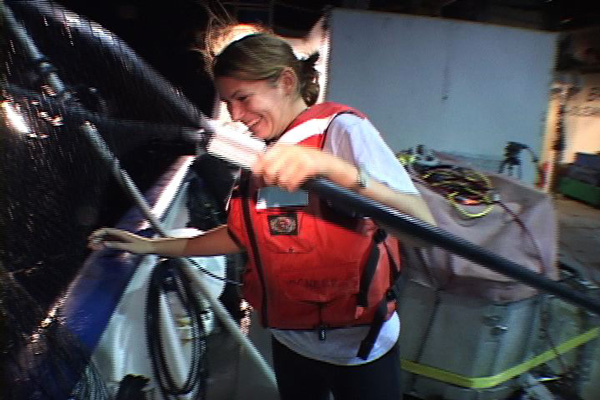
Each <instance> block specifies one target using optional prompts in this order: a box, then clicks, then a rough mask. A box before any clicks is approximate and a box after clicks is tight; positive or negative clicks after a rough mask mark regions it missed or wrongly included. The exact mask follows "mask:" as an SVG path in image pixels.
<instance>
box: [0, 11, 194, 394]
mask: <svg viewBox="0 0 600 400" xmlns="http://www.w3.org/2000/svg"><path fill="white" fill-rule="evenodd" d="M0 7H3V8H2V9H1V10H2V12H3V18H2V21H3V27H2V28H3V30H4V32H5V33H6V35H5V37H4V41H3V42H2V54H3V55H4V59H3V60H2V61H3V62H2V70H1V74H2V75H1V77H2V83H3V85H2V98H1V99H0V100H1V101H2V109H1V110H2V121H1V123H0V229H1V232H0V325H1V326H0V332H1V333H0V357H1V360H0V368H1V370H0V374H1V379H2V385H1V386H2V388H3V389H2V398H5V399H47V398H81V399H104V398H108V394H107V391H106V388H105V387H104V385H103V383H102V381H101V379H100V378H99V376H98V374H97V372H96V371H95V370H94V367H93V365H90V362H89V360H90V349H88V348H86V347H85V346H84V345H82V344H81V342H80V340H79V339H78V338H77V336H76V335H74V334H73V333H72V332H70V330H69V328H68V326H67V325H66V324H65V321H64V316H63V314H62V308H61V307H62V302H63V301H64V299H65V297H66V296H67V295H68V287H69V284H70V283H71V282H72V280H73V279H74V277H75V276H76V275H77V273H78V271H79V270H80V268H81V266H82V264H83V262H84V260H85V259H86V257H87V256H88V250H87V249H86V238H87V236H88V235H89V233H90V232H91V231H92V230H93V229H94V228H96V227H98V226H100V225H112V224H114V223H115V222H116V220H117V218H118V217H119V216H121V215H122V214H123V213H124V212H125V211H126V210H127V208H129V207H130V206H131V201H130V200H129V199H128V197H127V194H126V193H125V192H124V191H123V190H122V189H121V188H120V186H119V184H118V183H117V182H116V180H115V179H114V178H113V177H112V176H111V174H110V170H109V168H108V166H107V165H106V164H105V162H104V161H103V159H102V156H101V155H99V154H98V153H97V151H96V150H95V149H94V147H93V146H92V145H91V144H90V142H89V140H88V138H87V137H86V136H85V133H84V131H83V130H82V129H81V123H82V122H83V121H84V120H87V119H89V118H91V119H92V120H93V121H94V123H95V126H96V127H97V128H98V131H99V133H100V134H101V135H102V137H103V139H104V141H106V143H107V144H108V146H109V148H110V149H111V151H112V152H113V153H114V154H115V155H116V156H117V157H118V158H119V159H120V160H121V161H122V162H121V166H122V168H123V169H125V170H126V171H127V172H128V174H129V175H130V176H131V177H132V178H133V180H134V181H135V182H136V184H137V186H138V187H139V188H140V190H142V191H144V190H146V189H147V188H149V187H150V185H151V184H153V183H154V182H155V181H156V179H157V178H158V176H159V175H160V174H161V173H162V172H163V171H164V170H165V169H166V167H167V166H169V165H171V164H172V163H173V161H174V160H175V159H176V158H177V157H178V156H180V155H182V154H190V152H193V151H194V149H193V148H192V145H191V144H188V143H184V142H183V141H181V140H180V138H179V137H178V136H176V135H175V134H177V133H178V132H177V130H176V129H174V128H173V127H182V126H184V127H194V128H195V126H194V125H195V121H197V120H198V119H199V115H198V112H197V111H196V109H195V107H194V106H193V105H191V104H190V103H189V102H187V101H186V100H185V99H184V98H183V96H181V95H180V93H179V92H178V91H177V90H176V89H175V88H173V87H171V86H170V85H169V84H168V83H167V82H166V81H164V80H163V79H161V78H160V76H158V75H157V74H156V73H155V72H154V71H153V70H152V69H151V68H149V67H148V66H147V65H146V64H144V63H143V61H141V60H140V59H138V58H137V56H136V55H135V53H133V51H132V50H131V49H130V48H129V47H128V46H127V45H126V44H124V43H123V42H122V41H121V40H120V39H119V38H118V37H116V36H115V35H113V34H111V33H110V32H108V31H106V30H104V29H103V28H102V27H100V26H99V25H97V24H94V23H93V22H90V21H87V20H85V19H84V18H82V17H80V16H78V15H76V14H73V13H71V12H69V11H68V10H65V9H64V8H62V7H60V6H58V5H56V4H52V3H50V2H45V1H9V2H6V3H5V4H4V5H3V6H0ZM7 12H10V14H11V15H14V16H15V19H16V20H17V22H18V23H19V24H20V26H22V27H24V28H25V29H26V33H27V36H26V38H27V39H30V40H31V41H32V42H33V43H34V44H35V46H36V47H37V48H38V50H39V52H40V53H41V54H42V55H43V57H38V58H37V59H36V57H32V54H31V51H29V50H28V49H27V46H26V45H25V44H24V43H23V41H22V40H20V39H19V38H18V37H17V35H16V34H15V30H14V29H13V28H14V27H12V26H9V25H10V22H7V20H6V19H5V18H4V16H7V15H8V14H7ZM52 73H54V74H55V76H57V77H59V80H60V81H61V82H62V83H64V88H65V89H66V91H65V92H62V93H61V92H60V91H58V90H57V87H55V86H52V85H48V83H47V82H48V80H47V79H46V78H47V77H48V76H49V74H52ZM88 117H89V118H88ZM158 126H163V127H165V128H164V129H163V130H162V131H156V132H154V131H153V130H152V129H148V128H149V127H158ZM165 132H166V133H165ZM167 133H168V134H169V135H167ZM167 136H168V138H167ZM174 138H175V140H174ZM8 382H10V384H6V383H8Z"/></svg>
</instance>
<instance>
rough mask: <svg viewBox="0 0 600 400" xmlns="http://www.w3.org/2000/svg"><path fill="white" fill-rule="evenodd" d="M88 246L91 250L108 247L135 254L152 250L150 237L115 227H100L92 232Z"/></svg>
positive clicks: (151, 251) (147, 252)
mask: <svg viewBox="0 0 600 400" xmlns="http://www.w3.org/2000/svg"><path fill="white" fill-rule="evenodd" d="M88 247H89V248H90V249H92V250H101V249H104V248H109V249H116V250H124V251H128V252H130V253H136V254H149V253H153V251H154V246H153V243H152V239H148V238H145V237H142V236H139V235H136V234H134V233H131V232H127V231H124V230H121V229H115V228H100V229H97V230H95V231H94V232H92V234H91V235H90V236H89V237H88Z"/></svg>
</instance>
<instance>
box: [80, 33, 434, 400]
mask: <svg viewBox="0 0 600 400" xmlns="http://www.w3.org/2000/svg"><path fill="white" fill-rule="evenodd" d="M316 60H317V56H316V55H313V56H311V57H308V58H307V59H298V58H297V57H296V55H295V54H294V52H293V50H292V48H291V47H290V45H289V44H288V43H287V42H286V41H285V40H284V39H282V38H280V37H277V36H275V35H272V34H269V33H264V32H261V33H254V34H250V35H247V36H245V37H243V38H241V39H238V40H235V41H233V42H232V43H230V44H229V45H228V46H227V47H226V48H225V49H224V50H223V51H222V52H221V53H219V54H217V55H216V57H215V60H214V62H213V63H211V64H210V65H211V66H212V76H213V78H214V80H215V85H216V87H217V90H218V92H219V97H220V99H221V100H223V102H224V103H225V104H226V105H227V108H228V110H229V112H230V114H231V116H232V119H233V120H234V121H237V122H241V123H243V124H246V125H247V126H248V127H249V129H250V131H251V132H252V133H253V134H254V136H257V137H259V138H260V139H263V140H265V141H266V142H267V143H268V147H267V150H266V152H264V154H261V155H259V156H258V158H257V161H256V162H255V163H254V164H253V165H251V172H252V173H250V172H249V171H244V172H242V176H241V178H240V180H239V182H238V184H237V185H236V186H235V187H234V190H233V192H232V194H231V198H230V201H229V206H228V210H227V212H228V216H227V223H226V224H224V225H222V226H220V227H217V228H215V229H213V230H211V231H209V232H206V233H205V234H204V235H201V236H198V237H194V238H190V239H172V238H169V239H147V238H143V237H140V236H137V235H134V234H131V233H129V232H124V231H120V230H117V229H111V230H110V233H111V234H112V235H115V236H116V237H117V238H118V239H119V240H120V241H110V242H108V243H104V242H102V241H101V243H100V244H99V245H100V246H102V245H104V246H110V247H112V248H117V249H121V250H126V251H130V252H136V253H155V254H160V255H169V256H188V255H198V256H202V255H214V254H216V253H218V252H223V253H229V252H245V253H247V255H248V259H247V264H246V271H245V276H244V286H243V296H244V298H245V299H246V300H247V301H248V302H249V303H250V305H251V306H252V307H253V308H254V310H255V311H256V313H257V315H258V318H260V321H261V323H262V325H263V326H264V327H266V328H269V329H270V331H271V333H272V335H273V362H274V369H275V374H276V377H277V385H278V390H279V393H280V397H281V399H283V400H291V399H325V398H328V396H329V394H330V393H333V394H334V396H335V398H336V400H345V399H357V398H358V399H369V400H371V399H379V400H392V399H393V400H398V399H400V398H401V396H402V394H401V389H400V366H399V363H398V358H399V354H398V351H399V350H398V347H397V345H396V342H397V340H398V337H399V325H400V324H399V319H398V316H397V314H396V313H394V307H395V304H396V303H395V301H394V295H393V293H394V292H395V291H394V290H392V289H391V287H392V286H393V285H395V284H396V283H397V278H398V275H399V264H400V260H399V249H398V242H397V240H396V238H392V237H389V236H387V235H386V233H385V232H384V231H383V229H382V228H381V227H378V226H377V225H376V224H375V222H374V221H372V220H370V219H368V218H360V217H357V216H355V215H348V214H347V213H344V212H342V211H341V210H339V209H334V208H332V206H331V205H329V204H328V203H327V202H325V201H323V200H322V199H320V198H319V197H318V195H316V194H314V193H306V192H304V191H303V190H299V188H300V187H301V185H302V184H303V183H304V182H306V181H307V180H309V179H312V178H315V177H324V178H326V179H329V180H330V181H332V182H333V183H335V184H337V185H339V186H342V187H344V188H346V189H348V190H353V191H356V192H357V193H359V194H361V195H363V196H366V197H369V198H370V199H372V200H375V201H377V202H380V203H382V204H384V205H386V206H388V207H392V208H394V209H397V210H399V211H401V212H403V213H406V214H409V215H411V216H414V217H416V218H419V219H421V220H424V221H426V222H429V223H434V222H433V218H432V217H431V214H430V212H429V210H428V208H427V206H426V204H425V203H424V202H423V200H422V199H421V197H420V196H419V193H418V191H417V190H416V188H415V186H414V185H413V183H412V182H411V180H410V178H409V176H408V174H407V173H406V171H405V170H404V168H403V167H402V166H401V164H400V163H399V162H398V160H397V159H396V157H395V156H394V154H393V153H392V151H391V150H390V149H389V147H387V145H386V144H385V143H384V141H383V140H382V138H381V135H380V134H379V132H378V131H377V130H376V129H375V127H374V126H373V125H372V124H371V123H370V122H369V120H368V119H367V118H366V116H365V115H363V114H362V113H361V112H360V111H358V110H355V109H353V108H351V107H349V106H345V105H342V104H337V103H331V102H325V103H320V104H315V103H316V99H317V96H318V92H319V86H318V83H317V77H318V76H317V75H318V74H317V72H316V70H315V62H316ZM367 177H368V178H367ZM104 233H106V230H105V229H101V230H99V231H97V232H95V233H94V234H93V235H92V237H91V244H90V245H91V246H99V245H98V244H97V243H94V239H95V238H97V237H99V236H102V235H103V234H104ZM349 366H353V367H354V368H348V367H349Z"/></svg>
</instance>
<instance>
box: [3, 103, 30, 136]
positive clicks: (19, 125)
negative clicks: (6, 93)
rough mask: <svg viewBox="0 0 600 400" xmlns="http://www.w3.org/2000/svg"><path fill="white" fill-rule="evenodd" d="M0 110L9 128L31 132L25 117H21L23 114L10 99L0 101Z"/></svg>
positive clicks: (21, 131)
mask: <svg viewBox="0 0 600 400" xmlns="http://www.w3.org/2000/svg"><path fill="white" fill-rule="evenodd" d="M0 110H1V112H2V116H3V117H4V119H5V120H6V122H7V123H8V126H10V128H11V129H13V130H14V131H16V132H18V133H22V134H30V133H31V130H30V129H29V126H28V125H27V122H26V121H25V118H23V114H21V112H20V111H19V110H18V109H17V107H16V106H15V104H14V103H12V102H10V101H3V102H1V103H0Z"/></svg>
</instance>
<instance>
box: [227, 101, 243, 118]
mask: <svg viewBox="0 0 600 400" xmlns="http://www.w3.org/2000/svg"><path fill="white" fill-rule="evenodd" d="M228 108H229V115H230V116H231V119H232V120H234V121H239V120H241V119H242V117H243V116H244V111H243V107H242V106H241V105H240V104H235V103H233V102H232V103H230V104H229V107H228Z"/></svg>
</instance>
